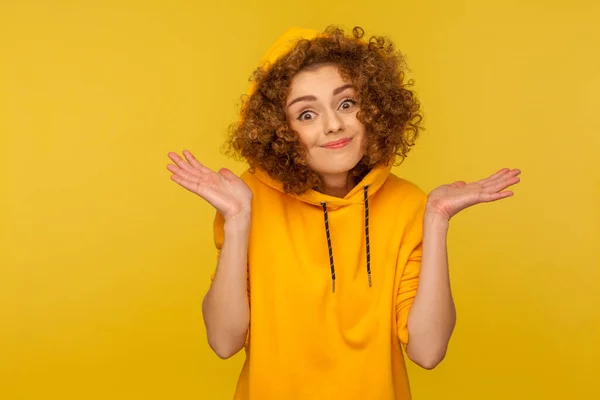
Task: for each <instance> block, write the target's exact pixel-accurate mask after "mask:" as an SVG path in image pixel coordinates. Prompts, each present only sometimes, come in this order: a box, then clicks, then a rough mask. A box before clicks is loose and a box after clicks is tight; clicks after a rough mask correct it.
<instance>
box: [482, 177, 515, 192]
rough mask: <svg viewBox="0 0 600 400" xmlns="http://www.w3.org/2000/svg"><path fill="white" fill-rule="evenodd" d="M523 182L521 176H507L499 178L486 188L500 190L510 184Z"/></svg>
mask: <svg viewBox="0 0 600 400" xmlns="http://www.w3.org/2000/svg"><path fill="white" fill-rule="evenodd" d="M519 182H521V178H519V177H518V176H513V177H506V178H505V179H501V180H497V181H495V182H492V183H491V184H489V185H488V186H486V187H485V188H484V190H485V191H486V192H492V193H493V192H500V191H502V190H504V189H506V188H508V187H510V186H513V185H516V184H517V183H519Z"/></svg>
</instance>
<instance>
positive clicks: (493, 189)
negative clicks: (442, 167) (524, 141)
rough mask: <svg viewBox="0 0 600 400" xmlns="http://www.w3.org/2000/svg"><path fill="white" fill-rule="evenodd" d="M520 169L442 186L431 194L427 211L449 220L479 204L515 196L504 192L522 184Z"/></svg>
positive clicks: (509, 192) (502, 170) (505, 169)
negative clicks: (475, 180)
mask: <svg viewBox="0 0 600 400" xmlns="http://www.w3.org/2000/svg"><path fill="white" fill-rule="evenodd" d="M520 173H521V171H520V170H518V169H509V168H504V169H501V170H500V171H498V172H496V173H495V174H493V175H491V176H490V177H488V178H485V179H482V180H480V181H477V182H471V183H466V182H464V181H458V182H454V183H452V184H450V185H442V186H440V187H437V188H435V189H434V190H432V191H431V193H429V196H428V198H427V209H428V211H429V212H433V213H435V214H437V215H439V216H441V217H444V218H447V219H448V220H449V219H450V218H452V217H453V216H454V215H456V214H457V213H458V212H460V211H462V210H464V209H465V208H468V207H471V206H473V205H475V204H479V203H488V202H491V201H497V200H500V199H504V198H507V197H510V196H512V195H513V192H512V191H510V190H504V189H506V188H508V187H510V186H513V185H515V184H517V183H519V182H520V179H519V176H518V175H519V174H520Z"/></svg>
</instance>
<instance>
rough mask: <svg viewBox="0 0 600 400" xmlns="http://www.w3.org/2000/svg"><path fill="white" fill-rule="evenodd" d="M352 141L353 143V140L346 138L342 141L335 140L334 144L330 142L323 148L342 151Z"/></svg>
mask: <svg viewBox="0 0 600 400" xmlns="http://www.w3.org/2000/svg"><path fill="white" fill-rule="evenodd" d="M351 141H352V138H344V139H340V140H335V141H333V142H329V143H327V144H325V145H323V147H324V148H326V149H341V148H342V147H345V146H346V145H347V144H348V143H350V142H351Z"/></svg>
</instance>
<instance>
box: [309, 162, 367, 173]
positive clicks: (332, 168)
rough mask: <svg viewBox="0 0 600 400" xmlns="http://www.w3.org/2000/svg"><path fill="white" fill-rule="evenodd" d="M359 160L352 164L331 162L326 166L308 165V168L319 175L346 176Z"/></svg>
mask: <svg viewBox="0 0 600 400" xmlns="http://www.w3.org/2000/svg"><path fill="white" fill-rule="evenodd" d="M359 161H360V159H358V160H356V161H352V162H335V161H331V162H330V163H328V164H326V165H310V164H309V167H310V168H311V169H312V170H313V171H315V172H316V173H318V174H319V175H339V174H347V173H348V172H349V171H350V170H352V168H354V167H356V166H357V165H358V163H359Z"/></svg>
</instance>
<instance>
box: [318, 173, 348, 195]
mask: <svg viewBox="0 0 600 400" xmlns="http://www.w3.org/2000/svg"><path fill="white" fill-rule="evenodd" d="M350 189H352V188H351V187H350V182H349V181H348V173H347V172H345V173H343V174H336V175H327V176H323V193H325V194H326V195H329V196H334V197H340V198H341V197H344V196H346V195H347V194H348V192H350Z"/></svg>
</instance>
